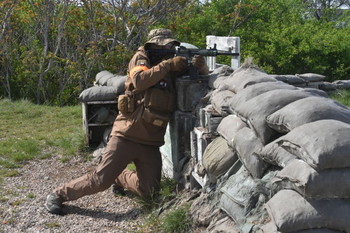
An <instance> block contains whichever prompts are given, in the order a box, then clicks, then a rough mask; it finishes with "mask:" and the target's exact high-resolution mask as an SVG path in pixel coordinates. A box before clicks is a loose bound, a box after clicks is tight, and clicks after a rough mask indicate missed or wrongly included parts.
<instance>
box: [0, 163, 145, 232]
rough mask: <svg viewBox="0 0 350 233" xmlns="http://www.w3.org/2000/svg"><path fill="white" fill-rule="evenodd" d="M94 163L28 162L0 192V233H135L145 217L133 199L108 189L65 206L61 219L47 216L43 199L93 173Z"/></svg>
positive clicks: (2, 186) (57, 216)
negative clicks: (89, 172)
mask: <svg viewBox="0 0 350 233" xmlns="http://www.w3.org/2000/svg"><path fill="white" fill-rule="evenodd" d="M94 166H95V164H94V162H93V161H92V162H84V161H83V160H82V158H79V157H77V158H73V159H71V160H70V161H69V162H65V163H63V162H60V161H59V160H58V158H57V157H52V158H49V159H44V160H34V161H30V162H29V163H28V164H26V165H25V166H24V167H23V168H21V169H19V174H18V175H17V176H15V177H9V178H5V179H4V182H3V184H1V186H0V187H1V189H0V198H1V199H0V216H1V218H0V221H1V222H0V232H11V233H12V232H26V233H27V232H28V233H30V232H40V233H41V232H50V233H51V232H72V233H73V232H79V233H81V232H135V231H137V229H138V227H139V226H140V225H139V224H140V223H142V222H144V220H145V218H146V216H145V215H143V214H142V210H141V207H142V206H141V205H140V204H139V203H137V202H136V201H135V198H130V197H128V196H124V197H116V196H114V195H113V193H112V191H111V189H108V190H106V191H104V192H100V193H97V194H94V195H91V196H85V197H83V198H80V199H79V200H76V201H71V202H66V203H65V206H64V208H63V214H62V215H53V214H49V213H48V212H47V211H46V209H45V207H44V203H45V200H46V196H47V195H48V194H49V193H50V192H51V191H52V190H53V189H54V188H56V187H57V186H59V185H61V184H63V183H65V182H67V181H69V180H71V179H73V178H77V177H79V176H81V175H82V174H84V173H86V172H87V171H90V170H92V168H93V167H94Z"/></svg>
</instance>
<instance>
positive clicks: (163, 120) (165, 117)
mask: <svg viewBox="0 0 350 233" xmlns="http://www.w3.org/2000/svg"><path fill="white" fill-rule="evenodd" d="M142 118H143V120H144V121H145V122H147V123H149V124H152V125H155V126H158V127H163V128H164V127H166V126H167V124H168V122H169V119H170V113H167V112H160V111H156V110H153V109H149V108H145V110H144V112H143V114H142Z"/></svg>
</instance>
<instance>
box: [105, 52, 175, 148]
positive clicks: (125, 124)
mask: <svg viewBox="0 0 350 233" xmlns="http://www.w3.org/2000/svg"><path fill="white" fill-rule="evenodd" d="M139 66H145V67H147V68H148V69H147V70H145V69H139ZM135 67H137V68H136V70H135V69H134V68H135ZM169 68H170V67H169V64H168V63H167V62H165V61H163V62H160V63H159V64H158V65H155V66H153V67H151V65H150V60H149V58H148V57H147V55H146V52H145V50H144V48H143V47H140V48H139V49H138V51H137V52H136V53H135V55H134V56H133V58H132V59H131V60H130V63H129V67H128V74H127V78H126V81H125V86H126V90H134V91H136V93H137V99H138V101H137V102H138V103H137V106H136V110H135V111H134V112H132V113H126V114H121V113H120V114H119V115H118V116H117V118H116V120H115V122H114V125H113V129H112V132H111V135H114V136H120V137H124V138H126V139H128V140H131V141H135V142H138V143H142V144H146V145H154V146H161V145H163V144H164V134H165V130H166V128H165V127H159V126H155V125H152V124H149V123H147V122H145V121H144V120H143V119H142V114H143V112H144V106H143V102H142V99H143V97H144V95H145V90H146V89H148V88H150V87H152V86H154V85H156V84H158V83H159V82H160V81H162V82H164V81H165V82H166V83H167V85H168V87H169V90H170V91H171V92H173V93H174V92H175V79H174V77H176V76H178V74H174V73H172V72H169Z"/></svg>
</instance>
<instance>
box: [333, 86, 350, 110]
mask: <svg viewBox="0 0 350 233" xmlns="http://www.w3.org/2000/svg"><path fill="white" fill-rule="evenodd" d="M329 97H330V98H332V99H334V100H336V101H337V102H339V103H341V104H343V105H345V106H348V107H350V90H337V91H334V92H332V93H330V94H329Z"/></svg>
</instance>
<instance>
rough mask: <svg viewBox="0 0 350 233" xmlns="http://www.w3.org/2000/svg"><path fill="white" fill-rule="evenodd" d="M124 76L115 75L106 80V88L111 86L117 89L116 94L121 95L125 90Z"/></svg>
mask: <svg viewBox="0 0 350 233" xmlns="http://www.w3.org/2000/svg"><path fill="white" fill-rule="evenodd" d="M125 80H126V75H115V76H113V77H112V78H110V79H108V81H107V86H113V87H116V88H118V92H120V93H122V92H124V90H125Z"/></svg>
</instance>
